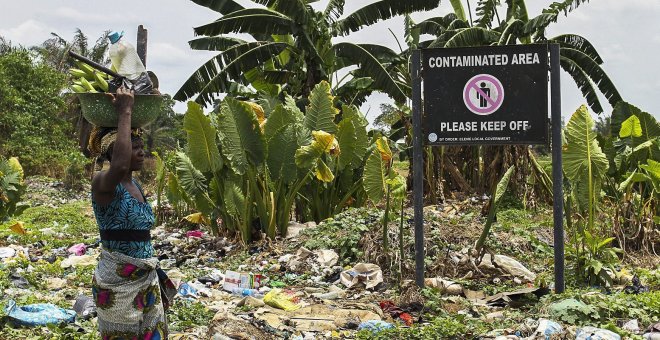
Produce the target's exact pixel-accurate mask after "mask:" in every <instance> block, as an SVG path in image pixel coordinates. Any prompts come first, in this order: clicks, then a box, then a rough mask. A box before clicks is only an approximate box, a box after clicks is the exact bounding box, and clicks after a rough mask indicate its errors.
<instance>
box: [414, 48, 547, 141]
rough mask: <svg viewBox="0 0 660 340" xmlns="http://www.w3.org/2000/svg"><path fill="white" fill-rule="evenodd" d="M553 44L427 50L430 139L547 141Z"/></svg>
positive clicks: (426, 138)
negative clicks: (550, 49)
mask: <svg viewBox="0 0 660 340" xmlns="http://www.w3.org/2000/svg"><path fill="white" fill-rule="evenodd" d="M548 71H549V66H548V45H510V46H489V47H470V48H438V49H426V50H422V70H421V75H422V79H423V91H422V93H423V101H424V112H423V115H422V127H423V136H424V143H425V144H426V145H470V144H546V143H547V141H548Z"/></svg>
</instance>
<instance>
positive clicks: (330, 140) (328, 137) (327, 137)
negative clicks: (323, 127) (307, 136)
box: [312, 131, 339, 152]
mask: <svg viewBox="0 0 660 340" xmlns="http://www.w3.org/2000/svg"><path fill="white" fill-rule="evenodd" d="M312 137H314V140H315V141H317V142H318V143H319V144H320V145H321V146H323V148H324V149H323V152H330V150H332V148H333V145H334V144H335V143H336V142H337V141H336V140H335V136H334V135H332V134H330V133H327V132H325V131H312ZM337 147H339V145H338V144H337Z"/></svg>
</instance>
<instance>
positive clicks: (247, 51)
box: [174, 42, 289, 104]
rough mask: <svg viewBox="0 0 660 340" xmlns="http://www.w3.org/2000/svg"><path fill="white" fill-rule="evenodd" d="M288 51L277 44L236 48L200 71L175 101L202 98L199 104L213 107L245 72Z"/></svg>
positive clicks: (248, 44) (214, 58)
mask: <svg viewBox="0 0 660 340" xmlns="http://www.w3.org/2000/svg"><path fill="white" fill-rule="evenodd" d="M288 47H289V45H288V44H286V43H275V42H248V43H245V44H241V45H236V46H232V47H230V48H229V49H227V50H225V51H224V52H223V53H221V54H219V55H217V56H215V57H213V58H212V59H210V60H209V61H207V62H206V63H204V65H202V66H201V67H200V68H199V69H197V71H195V72H194V73H193V74H192V75H191V76H190V78H188V80H187V81H186V82H185V83H184V84H183V85H182V86H181V88H180V89H179V91H177V93H176V94H175V95H174V99H175V100H179V101H183V100H187V99H189V98H191V97H192V96H194V95H196V94H198V97H197V99H196V101H197V102H199V103H205V104H210V103H212V102H213V99H214V95H215V94H217V93H222V92H225V91H227V90H228V89H229V86H230V84H231V83H232V82H236V81H240V80H241V75H242V73H243V72H244V71H243V70H250V69H252V68H254V67H256V66H258V65H260V64H262V63H264V62H266V61H268V60H270V59H272V58H273V57H274V56H277V55H278V54H279V53H281V52H282V51H283V50H284V49H286V48H288Z"/></svg>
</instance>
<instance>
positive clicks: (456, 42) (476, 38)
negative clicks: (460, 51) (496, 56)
mask: <svg viewBox="0 0 660 340" xmlns="http://www.w3.org/2000/svg"><path fill="white" fill-rule="evenodd" d="M500 35H501V34H500V33H498V32H495V31H493V30H489V29H485V28H482V27H470V28H466V29H462V30H460V31H459V32H458V33H457V34H456V35H454V36H453V37H452V38H451V39H449V40H448V41H447V42H446V43H445V46H444V47H445V48H451V47H468V46H484V45H490V44H492V43H495V42H497V41H498V40H499V39H500Z"/></svg>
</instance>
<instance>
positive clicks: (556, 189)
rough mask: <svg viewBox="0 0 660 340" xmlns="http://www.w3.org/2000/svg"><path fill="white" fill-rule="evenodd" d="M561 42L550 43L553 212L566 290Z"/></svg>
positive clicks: (559, 288)
mask: <svg viewBox="0 0 660 340" xmlns="http://www.w3.org/2000/svg"><path fill="white" fill-rule="evenodd" d="M559 81H560V76H559V44H550V98H551V100H550V105H551V108H550V111H551V112H552V118H551V119H552V123H551V124H552V214H553V219H554V250H555V254H554V255H555V292H557V293H561V292H563V291H564V288H565V283H564V190H563V187H562V185H563V183H564V177H563V173H562V160H561V147H562V146H561V87H560V82H559Z"/></svg>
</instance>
